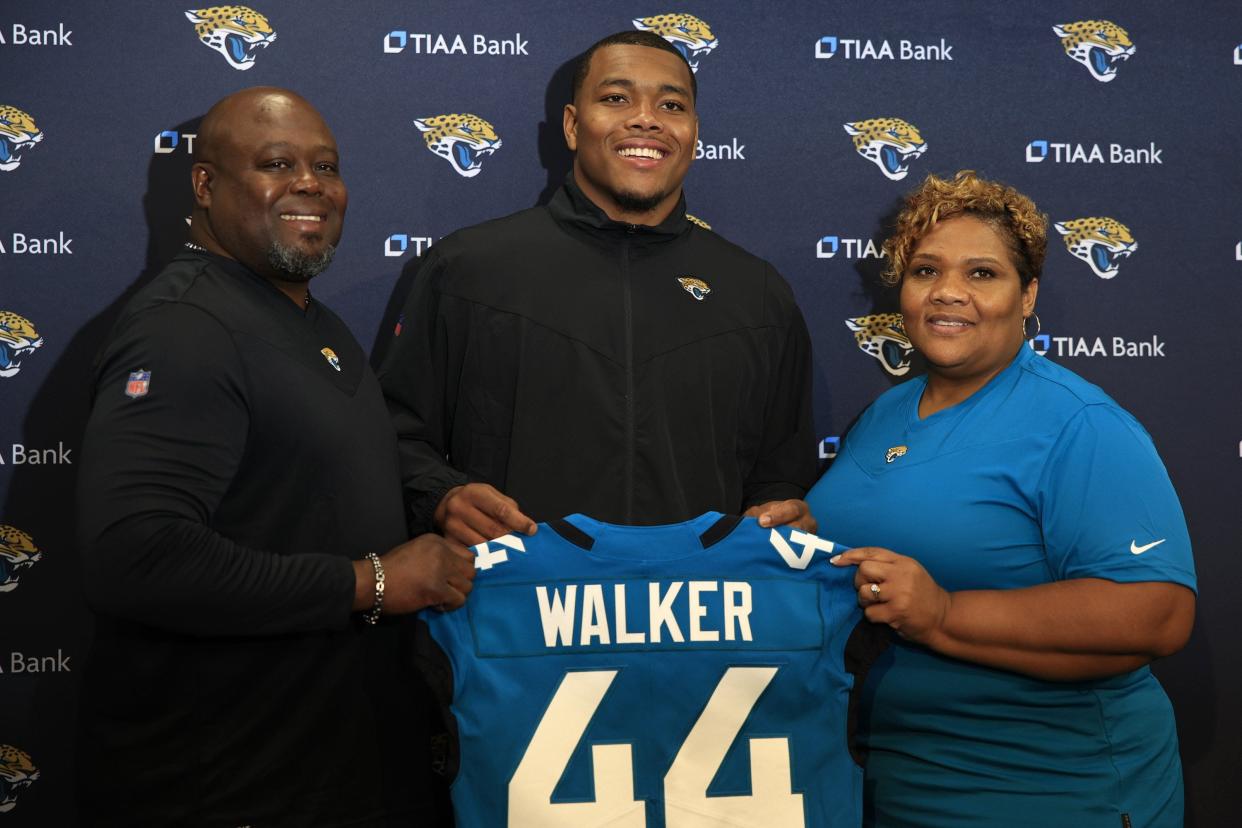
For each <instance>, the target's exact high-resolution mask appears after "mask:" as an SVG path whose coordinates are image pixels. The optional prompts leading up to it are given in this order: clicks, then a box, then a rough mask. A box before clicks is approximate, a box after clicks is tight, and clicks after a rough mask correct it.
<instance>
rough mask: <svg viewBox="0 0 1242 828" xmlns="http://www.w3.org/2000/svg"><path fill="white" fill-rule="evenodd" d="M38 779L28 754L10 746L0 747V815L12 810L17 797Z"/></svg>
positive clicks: (37, 773)
mask: <svg viewBox="0 0 1242 828" xmlns="http://www.w3.org/2000/svg"><path fill="white" fill-rule="evenodd" d="M38 779H39V769H38V768H36V767H35V766H34V762H33V761H31V759H30V754H28V753H26V751H24V750H22V749H21V748H15V747H13V746H12V745H0V814H3V813H7V812H8V811H11V810H13V806H14V805H16V804H17V795H18V794H19V793H21V792H22V790H23V789H24V788H29V787H30V786H31V785H33V784H34V783H35V782H36V781H37V780H38Z"/></svg>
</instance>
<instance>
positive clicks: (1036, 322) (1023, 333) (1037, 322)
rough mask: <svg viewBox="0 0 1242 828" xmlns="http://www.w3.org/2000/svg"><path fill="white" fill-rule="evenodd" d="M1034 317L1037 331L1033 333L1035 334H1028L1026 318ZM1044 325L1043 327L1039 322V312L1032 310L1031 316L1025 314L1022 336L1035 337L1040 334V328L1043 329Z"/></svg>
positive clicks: (1024, 337)
mask: <svg viewBox="0 0 1242 828" xmlns="http://www.w3.org/2000/svg"><path fill="white" fill-rule="evenodd" d="M1032 317H1034V319H1035V333H1033V334H1028V333H1027V332H1026V320H1028V319H1030V318H1032ZM1042 327H1043V326H1042V325H1040V324H1039V314H1037V313H1035V312H1034V311H1031V315H1030V316H1024V317H1022V338H1023V339H1034V338H1035V337H1037V336H1039V331H1040V329H1041V328H1042Z"/></svg>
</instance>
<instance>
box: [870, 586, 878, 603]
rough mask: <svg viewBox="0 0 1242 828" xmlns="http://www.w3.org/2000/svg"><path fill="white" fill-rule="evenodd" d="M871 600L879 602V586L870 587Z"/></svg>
mask: <svg viewBox="0 0 1242 828" xmlns="http://www.w3.org/2000/svg"><path fill="white" fill-rule="evenodd" d="M871 600H873V601H878V600H880V585H879V584H872V585H871Z"/></svg>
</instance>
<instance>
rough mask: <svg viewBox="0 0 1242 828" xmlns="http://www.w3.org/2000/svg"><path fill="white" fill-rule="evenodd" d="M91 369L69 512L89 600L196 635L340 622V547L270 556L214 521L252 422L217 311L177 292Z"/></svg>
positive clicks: (346, 594)
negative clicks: (143, 381)
mask: <svg viewBox="0 0 1242 828" xmlns="http://www.w3.org/2000/svg"><path fill="white" fill-rule="evenodd" d="M139 371H141V372H147V373H149V380H148V384H147V385H146V387H145V388H143V387H142V386H141V385H139V386H137V387H132V386H130V384H129V381H130V379H131V374H133V373H134V372H139ZM96 377H97V385H96V388H95V402H94V407H93V409H92V412H91V416H90V419H89V421H88V423H87V428H86V434H85V437H84V440H83V448H82V464H81V467H80V469H79V477H78V503H77V514H78V533H79V541H80V548H81V550H82V560H83V565H84V569H85V576H86V577H85V588H86V593H87V598H88V600H89V601H90V602H91V604H92V605H93V606H94V607H95V608H96V609H97V610H99V611H100V612H103V613H106V614H109V615H115V616H118V617H122V618H127V619H130V620H133V621H138V622H140V623H143V624H148V625H150V626H153V627H157V628H161V629H166V630H171V631H174V632H181V633H189V634H195V635H269V634H279V633H286V632H297V631H308V630H316V629H331V628H340V627H344V626H345V625H346V624H347V623H348V619H349V615H350V610H351V605H352V601H353V590H354V576H353V571H352V568H351V563H350V561H349V560H348V559H347V558H345V557H343V556H336V555H324V554H299V555H278V554H275V553H273V552H269V551H265V550H261V549H255V548H251V547H248V546H245V545H243V544H241V543H238V542H236V541H235V540H234V539H231V538H228V537H225V536H223V535H221V534H220V533H219V532H217V531H215V529H213V528H212V520H213V516H214V514H215V513H216V510H217V508H218V506H219V505H220V503H221V500H222V498H223V497H224V495H225V494H226V492H227V491H228V489H229V487H230V485H231V484H232V481H233V478H234V475H235V474H236V473H237V471H238V468H239V466H240V464H241V462H242V458H243V456H244V454H245V452H246V450H247V436H248V426H249V421H250V420H249V418H250V411H249V409H248V405H247V394H246V388H245V378H244V375H243V370H242V367H241V364H240V361H239V358H238V355H237V353H236V350H235V347H234V345H233V341H232V338H231V336H230V335H229V334H228V332H227V331H226V330H225V329H224V328H223V327H222V326H221V325H220V324H219V322H217V321H216V320H215V319H214V318H213V317H212V316H210V315H209V314H207V313H206V312H204V311H202V310H200V309H198V308H195V307H191V306H188V305H184V304H181V303H169V304H164V305H160V306H157V307H155V308H151V309H148V310H145V311H142V312H140V313H138V314H137V315H136V316H134V317H132V318H130V319H129V320H127V321H126V322H125V324H124V325H123V326H122V328H121V329H120V330H119V332H118V333H117V334H116V336H115V337H114V339H113V341H112V342H111V343H110V345H109V346H108V348H107V349H106V351H105V353H104V355H103V357H102V360H101V362H100V365H99V368H98V370H97V372H96ZM127 391H128V392H129V393H128V394H127V393H126V392H127ZM295 427H296V424H290V428H295ZM273 485H278V482H277V481H274V482H273ZM255 508H256V509H261V508H263V505H262V504H255Z"/></svg>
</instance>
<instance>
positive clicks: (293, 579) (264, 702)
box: [78, 252, 426, 826]
mask: <svg viewBox="0 0 1242 828" xmlns="http://www.w3.org/2000/svg"><path fill="white" fill-rule="evenodd" d="M144 374H149V377H144ZM144 382H145V385H144ZM127 391H128V393H127ZM78 515H79V530H80V534H81V544H82V557H83V562H84V566H85V574H86V577H85V586H86V592H87V596H88V599H89V600H90V602H91V604H92V606H93V607H94V608H95V609H96V610H97V611H98V613H99V615H100V618H99V625H98V632H97V637H96V642H95V646H94V648H93V651H92V654H91V661H90V664H89V668H88V676H87V679H86V687H85V689H84V694H83V697H84V715H83V754H82V758H81V761H80V763H79V768H80V771H81V773H80V777H81V780H80V788H81V791H82V796H83V803H82V812H83V814H86V815H89V818H90V819H91V820H97V821H98V822H100V823H104V824H106V823H108V822H110V821H111V820H113V819H115V821H116V822H117V823H118V824H128V825H132V824H178V825H181V824H185V825H197V824H204V825H206V824H211V825H221V824H230V825H244V824H255V825H260V824H261V825H269V824H270V825H317V826H319V825H337V824H345V823H348V824H350V825H354V824H364V825H372V824H388V820H390V819H393V820H395V819H397V818H398V817H400V819H401V820H403V821H404V824H411V819H412V809H414V808H415V807H416V805H415V803H416V802H417V800H418V792H419V791H418V789H419V785H420V783H421V782H422V781H423V777H425V775H426V773H425V771H426V764H425V763H426V752H425V750H422V748H424V747H425V742H423V743H419V740H422V739H424V738H425V734H423V733H422V731H421V725H420V724H419V722H418V720H417V719H418V713H419V711H418V701H417V700H418V693H419V688H420V685H419V683H418V681H417V679H416V678H415V677H414V676H413V675H412V661H411V655H410V648H409V646H408V644H407V642H406V641H405V638H404V636H405V634H406V628H405V625H404V624H402V623H400V622H395V621H394V622H392V623H389V624H384V625H381V626H380V627H379V628H377V629H363V627H362V625H361V624H360V623H359V620H358V619H357V618H356V617H354V618H351V614H350V610H351V604H352V600H353V591H354V576H353V572H352V564H351V561H352V560H357V559H359V558H361V557H362V556H363V555H365V554H366V553H368V552H375V553H377V554H382V553H384V552H386V551H387V550H388V549H390V548H392V547H393V546H395V545H397V544H399V543H401V542H402V541H403V540H404V539H405V538H406V533H405V521H404V518H403V514H402V505H401V493H400V482H399V471H398V466H397V461H396V442H395V439H394V435H393V432H392V426H391V423H390V421H389V420H388V417H387V412H386V410H385V407H384V403H383V400H382V397H381V395H380V392H379V387H378V384H377V382H376V380H375V377H374V375H373V374H372V373H371V371H370V369H369V368H368V367H367V361H366V358H365V355H364V354H363V352H362V349H361V348H360V347H359V345H358V343H357V342H356V340H355V339H354V338H353V336H352V335H351V334H350V333H349V331H348V329H347V328H346V327H345V325H344V323H342V322H341V321H340V319H338V318H337V317H336V316H335V315H334V314H332V313H331V312H330V311H329V310H328V309H326V308H324V307H323V306H321V305H319V304H318V303H314V302H312V303H311V305H310V307H309V308H308V309H307V310H306V311H305V312H303V310H302V309H300V308H298V307H296V306H295V305H294V304H293V303H292V302H290V301H289V299H288V298H287V297H286V296H285V295H284V294H283V293H281V292H280V291H278V290H277V289H276V288H275V287H274V286H273V285H271V284H270V283H268V282H267V281H265V280H264V279H262V278H261V277H259V276H257V275H255V274H254V273H251V272H250V271H248V270H247V269H246V268H244V267H243V266H241V265H240V264H238V263H237V262H233V261H231V260H228V259H224V258H220V257H215V256H211V255H207V254H196V253H188V252H187V253H184V254H182V255H180V256H178V257H177V258H176V259H175V260H174V261H173V262H172V263H171V264H170V265H169V266H168V267H167V268H166V269H165V270H164V272H163V273H162V274H161V275H160V276H159V277H157V278H156V279H155V280H154V281H153V282H152V283H151V284H150V285H149V286H147V287H146V288H145V289H144V290H143V291H141V292H140V293H139V294H138V295H137V296H136V297H135V298H134V299H133V300H132V301H131V302H130V304H129V305H128V307H127V308H126V309H125V311H124V312H123V315H122V317H121V320H120V321H119V322H118V324H117V326H116V328H115V329H114V331H113V333H112V336H111V338H110V340H109V342H108V343H107V345H106V347H105V350H104V352H103V355H102V357H101V361H100V364H99V366H98V369H97V376H96V385H95V400H94V408H93V411H92V415H91V418H90V421H89V424H88V426H87V432H86V437H85V441H84V444H83V450H82V464H81V468H80V482H79V496H78ZM420 760H421V761H422V763H423V764H422V766H421V767H420V765H419V761H420ZM103 768H107V769H108V770H107V772H100V771H101V769H103ZM420 774H421V775H420Z"/></svg>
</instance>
